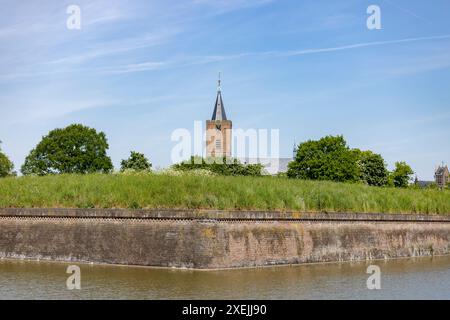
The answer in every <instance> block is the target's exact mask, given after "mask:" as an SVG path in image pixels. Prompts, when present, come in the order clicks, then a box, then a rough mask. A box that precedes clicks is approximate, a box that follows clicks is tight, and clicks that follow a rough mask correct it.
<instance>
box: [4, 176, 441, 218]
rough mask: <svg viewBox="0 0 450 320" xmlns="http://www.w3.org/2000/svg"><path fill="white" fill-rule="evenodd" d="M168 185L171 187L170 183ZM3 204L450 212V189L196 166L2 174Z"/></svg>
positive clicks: (16, 206)
mask: <svg viewBox="0 0 450 320" xmlns="http://www.w3.org/2000/svg"><path fill="white" fill-rule="evenodd" d="M168 186H170V187H168ZM0 195H1V196H0V208H33V207H36V208H37V207H39V208H48V207H56V208H143V209H150V208H193V209H223V210H280V211H285V210H286V211H288V210H289V211H291V210H292V211H308V212H361V213H364V212H366V213H376V212H383V213H395V214H401V213H423V214H450V190H444V191H440V190H427V189H410V188H389V187H370V186H367V185H363V184H358V183H335V182H330V181H311V180H298V179H287V178H277V177H267V176H263V177H242V176H239V177H233V176H198V175H192V174H190V173H186V174H184V173H183V172H182V174H181V175H170V174H168V175H166V174H153V173H146V174H133V175H126V174H88V175H67V174H65V175H48V176H44V177H36V176H26V177H19V178H3V179H0Z"/></svg>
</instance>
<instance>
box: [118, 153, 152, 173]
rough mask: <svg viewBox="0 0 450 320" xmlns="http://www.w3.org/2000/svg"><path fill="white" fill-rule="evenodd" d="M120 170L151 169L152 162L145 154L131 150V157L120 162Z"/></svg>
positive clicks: (137, 170)
mask: <svg viewBox="0 0 450 320" xmlns="http://www.w3.org/2000/svg"><path fill="white" fill-rule="evenodd" d="M120 166H121V167H120V171H121V172H124V171H125V170H133V171H136V172H140V171H150V170H151V168H152V164H151V163H150V162H149V161H148V159H147V158H146V157H145V155H144V154H142V153H139V152H135V151H131V154H130V157H129V158H128V159H126V160H122V162H121V163H120Z"/></svg>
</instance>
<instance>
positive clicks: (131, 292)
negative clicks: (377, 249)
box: [0, 257, 450, 299]
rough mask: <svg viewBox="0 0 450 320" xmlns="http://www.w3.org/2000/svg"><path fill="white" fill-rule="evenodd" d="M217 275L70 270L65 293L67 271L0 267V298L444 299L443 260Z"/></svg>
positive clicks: (446, 268)
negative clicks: (75, 282) (73, 273)
mask: <svg viewBox="0 0 450 320" xmlns="http://www.w3.org/2000/svg"><path fill="white" fill-rule="evenodd" d="M372 264H376V265H378V266H379V267H380V268H381V272H382V277H381V281H382V282H381V286H382V288H381V290H368V289H367V287H366V281H367V278H368V276H369V275H368V274H366V269H367V266H368V265H369V264H366V263H339V264H322V265H319V264H316V265H303V266H286V267H273V268H272V267H270V268H259V269H241V270H225V271H186V270H171V269H153V268H140V267H125V266H124V267H122V266H106V265H86V264H78V265H79V266H80V268H81V290H73V291H70V290H67V289H66V279H67V277H68V276H69V275H68V274H66V269H67V266H68V264H65V263H52V262H31V261H11V260H0V298H1V299H416V298H417V299H450V257H435V258H420V259H403V260H392V261H387V262H385V261H376V262H373V263H372Z"/></svg>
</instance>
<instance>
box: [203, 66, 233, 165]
mask: <svg viewBox="0 0 450 320" xmlns="http://www.w3.org/2000/svg"><path fill="white" fill-rule="evenodd" d="M231 130H232V122H231V121H230V120H228V119H227V115H226V113H225V108H224V105H223V100H222V89H221V81H220V73H219V81H218V86H217V98H216V104H215V106H214V112H213V114H212V117H211V120H207V121H206V156H207V157H231V136H232V135H231Z"/></svg>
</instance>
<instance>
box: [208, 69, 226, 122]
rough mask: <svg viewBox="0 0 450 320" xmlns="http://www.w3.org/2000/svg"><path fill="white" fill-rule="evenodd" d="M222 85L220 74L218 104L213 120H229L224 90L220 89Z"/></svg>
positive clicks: (215, 107)
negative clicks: (224, 100) (224, 102)
mask: <svg viewBox="0 0 450 320" xmlns="http://www.w3.org/2000/svg"><path fill="white" fill-rule="evenodd" d="M220 84H221V82H220V73H219V82H218V86H217V98H216V104H215V106H214V111H213V114H212V117H211V120H227V114H226V113H225V107H224V106H223V100H222V90H221V88H220Z"/></svg>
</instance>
